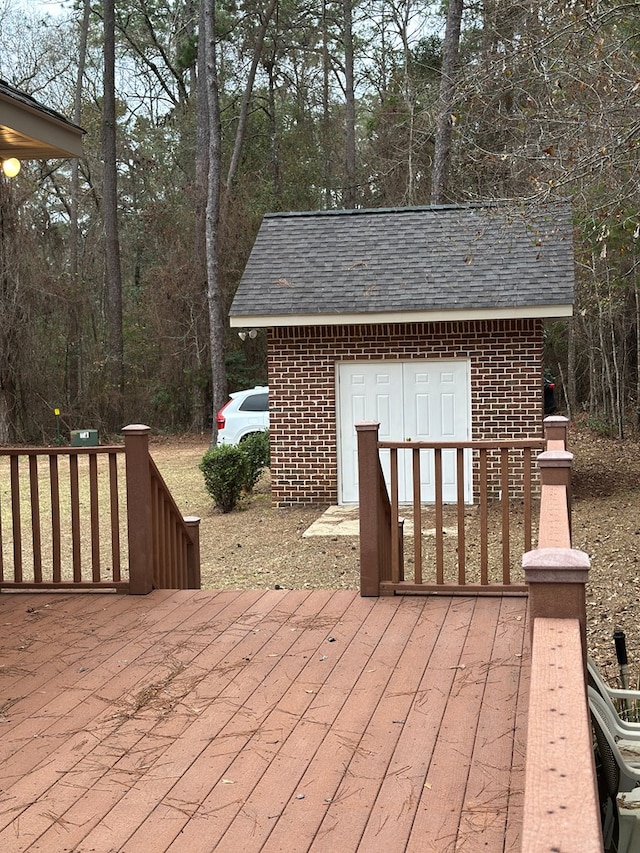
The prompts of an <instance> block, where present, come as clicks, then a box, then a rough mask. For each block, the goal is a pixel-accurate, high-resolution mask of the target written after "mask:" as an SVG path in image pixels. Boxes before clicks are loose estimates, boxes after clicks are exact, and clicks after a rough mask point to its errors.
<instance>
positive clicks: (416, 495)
mask: <svg viewBox="0 0 640 853" xmlns="http://www.w3.org/2000/svg"><path fill="white" fill-rule="evenodd" d="M411 455H412V467H413V529H414V530H415V531H416V535H415V536H414V537H413V564H414V567H415V573H414V580H415V582H416V583H422V507H421V502H420V451H419V450H417V449H415V448H414V449H413V450H412V451H411ZM417 531H420V535H417Z"/></svg>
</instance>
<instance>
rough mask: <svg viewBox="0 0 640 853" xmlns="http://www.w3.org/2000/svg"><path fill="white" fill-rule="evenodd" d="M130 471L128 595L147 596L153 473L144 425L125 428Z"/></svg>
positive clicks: (150, 567) (150, 575)
mask: <svg viewBox="0 0 640 853" xmlns="http://www.w3.org/2000/svg"><path fill="white" fill-rule="evenodd" d="M122 432H123V434H124V449H125V467H126V472H127V527H128V541H129V592H130V593H131V594H132V595H146V594H147V593H149V592H151V590H152V589H153V531H152V520H151V470H150V466H149V434H150V432H151V429H150V428H149V427H148V426H144V424H131V425H130V426H126V427H124V429H123V430H122Z"/></svg>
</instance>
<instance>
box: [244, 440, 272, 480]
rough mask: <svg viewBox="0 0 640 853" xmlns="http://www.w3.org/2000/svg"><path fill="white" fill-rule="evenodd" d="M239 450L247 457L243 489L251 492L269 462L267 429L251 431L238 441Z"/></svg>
mask: <svg viewBox="0 0 640 853" xmlns="http://www.w3.org/2000/svg"><path fill="white" fill-rule="evenodd" d="M240 450H242V452H243V453H244V454H245V456H246V457H247V463H248V471H247V479H246V481H245V484H244V487H245V491H247V492H251V491H252V490H253V487H254V486H255V484H256V483H257V482H258V479H259V477H260V474H261V473H262V469H263V468H268V467H269V463H270V461H271V460H270V454H269V431H268V430H262V431H261V432H251V433H249V435H248V436H246V437H245V438H243V439H242V441H241V442H240Z"/></svg>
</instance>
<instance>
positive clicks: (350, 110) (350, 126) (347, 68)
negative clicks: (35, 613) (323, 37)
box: [343, 0, 357, 210]
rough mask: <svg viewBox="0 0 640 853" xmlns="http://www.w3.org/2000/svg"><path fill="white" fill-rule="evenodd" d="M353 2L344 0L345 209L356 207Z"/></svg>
mask: <svg viewBox="0 0 640 853" xmlns="http://www.w3.org/2000/svg"><path fill="white" fill-rule="evenodd" d="M352 3H353V0H343V12H344V93H345V105H344V123H345V169H344V178H345V187H344V200H343V204H344V207H345V208H347V209H348V210H350V209H353V208H355V206H356V199H357V194H356V97H355V88H354V81H353V6H352Z"/></svg>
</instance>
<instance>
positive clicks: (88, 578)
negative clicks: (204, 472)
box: [0, 425, 200, 594]
mask: <svg viewBox="0 0 640 853" xmlns="http://www.w3.org/2000/svg"><path fill="white" fill-rule="evenodd" d="M123 433H124V436H125V443H124V446H121V445H111V446H98V447H65V448H62V447H55V448H54V447H49V448H34V447H0V590H9V589H29V590H33V589H78V590H88V589H94V590H97V589H115V590H118V591H121V592H130V593H134V594H144V593H147V592H150V591H151V589H153V588H169V589H176V588H177V589H184V588H198V587H199V586H200V568H199V567H200V553H199V526H198V525H199V519H197V518H186V519H183V517H182V515H181V514H180V511H179V510H178V508H177V506H176V504H175V501H174V500H173V498H172V497H171V494H170V493H169V490H168V489H167V486H166V485H165V483H164V481H163V479H162V476H161V475H160V473H159V472H158V470H157V468H156V466H155V463H154V462H153V459H152V458H151V456H150V455H149V433H150V430H149V428H148V427H146V426H141V425H134V426H130V427H125V429H124V430H123ZM123 460H124V470H123V468H122V461H123Z"/></svg>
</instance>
